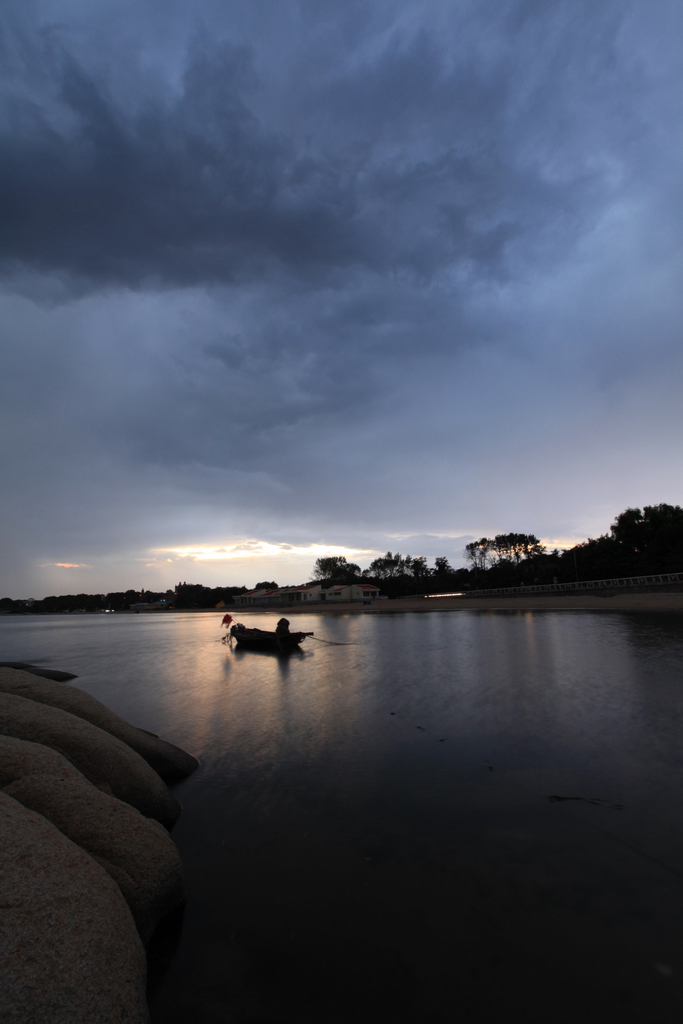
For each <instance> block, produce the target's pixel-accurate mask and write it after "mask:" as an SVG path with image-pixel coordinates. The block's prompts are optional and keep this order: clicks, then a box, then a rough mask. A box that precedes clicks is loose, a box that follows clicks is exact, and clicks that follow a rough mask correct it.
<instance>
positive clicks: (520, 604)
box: [0, 591, 683, 618]
mask: <svg viewBox="0 0 683 1024" xmlns="http://www.w3.org/2000/svg"><path fill="white" fill-rule="evenodd" d="M444 611H448V612H457V611H482V612H486V611H508V612H518V611H525V612H526V611H575V612H576V611H601V612H605V611H613V612H615V611H629V612H683V593H680V592H679V593H676V592H669V593H665V594H662V593H652V592H645V593H633V592H631V593H624V592H623V591H622V592H615V591H611V592H610V591H603V592H599V591H598V592H596V591H593V592H591V593H574V594H530V595H529V596H528V597H522V596H520V597H427V598H425V597H404V598H393V599H389V600H386V601H377V600H375V601H373V602H372V604H371V605H366V604H362V603H361V602H359V601H354V602H349V603H347V604H342V603H339V604H334V605H329V604H322V603H321V604H307V605H304V606H301V605H289V606H288V605H278V606H277V607H275V606H273V605H270V606H268V605H264V606H263V607H260V608H259V607H253V606H252V607H249V608H240V607H235V606H234V605H227V606H226V607H225V608H170V609H167V610H164V611H152V610H150V611H146V610H140V611H137V612H136V611H130V610H126V611H123V610H121V611H115V612H109V613H107V612H71V613H70V615H106V614H110V615H169V614H171V615H206V614H210V615H225V614H226V613H228V614H230V615H232V616H233V618H239V617H241V616H243V615H267V614H270V615H280V614H282V613H286V614H287V615H353V614H356V615H357V614H360V613H364V614H368V615H401V614H404V613H406V612H444ZM47 614H50V615H60V614H64V613H60V612H30V611H26V612H0V617H5V616H6V617H8V618H9V617H14V616H17V615H19V616H26V615H35V616H36V617H38V616H41V615H47Z"/></svg>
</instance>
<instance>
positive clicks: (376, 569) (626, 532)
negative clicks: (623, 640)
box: [313, 504, 683, 597]
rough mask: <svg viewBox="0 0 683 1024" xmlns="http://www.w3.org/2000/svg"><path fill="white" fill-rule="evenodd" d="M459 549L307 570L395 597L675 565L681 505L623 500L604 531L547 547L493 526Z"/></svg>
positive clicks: (681, 566)
mask: <svg viewBox="0 0 683 1024" xmlns="http://www.w3.org/2000/svg"><path fill="white" fill-rule="evenodd" d="M463 554H464V556H465V559H466V562H467V565H466V566H465V567H463V568H459V569H455V568H453V567H452V566H451V565H450V564H449V561H448V559H447V558H445V557H439V558H436V559H435V561H434V565H433V566H428V565H427V559H426V558H424V557H418V558H415V557H413V556H411V555H402V554H400V553H398V552H392V551H387V553H386V555H383V556H381V557H379V558H376V559H374V561H372V562H371V563H370V565H369V566H368V568H367V569H364V570H362V571H361V569H360V568H359V566H357V565H356V564H355V563H354V562H348V561H347V560H346V558H345V557H344V556H343V555H341V556H340V555H336V556H330V557H327V558H319V559H318V560H317V561H316V563H315V568H314V572H313V578H314V580H316V581H319V582H324V583H325V584H327V585H332V584H339V583H352V582H354V581H358V582H369V583H374V584H375V586H378V587H379V588H380V589H381V591H382V593H383V594H386V595H387V596H388V597H403V596H408V595H410V594H437V593H443V592H448V591H467V590H492V589H495V588H497V587H515V586H529V585H531V584H536V583H539V584H546V583H572V582H582V581H583V582H585V581H588V580H596V579H613V578H618V577H623V576H644V575H650V574H655V573H662V572H664V573H666V572H683V508H681V506H680V505H666V504H660V505H645V506H644V508H642V509H640V508H628V509H626V511H624V512H622V513H621V514H620V515H618V516H617V517H616V519H615V520H614V522H613V523H612V525H611V526H610V530H609V533H606V534H602V535H601V536H600V537H597V538H588V540H586V541H583V542H582V543H581V544H575V545H574V546H573V547H570V548H554V549H553V550H548V549H547V548H546V547H545V546H544V545H543V544H541V542H540V540H539V539H538V537H536V536H535V535H534V534H533V533H499V534H496V535H495V536H494V537H480V538H479V540H475V541H472V542H471V543H470V544H467V545H466V546H465V550H464V552H463Z"/></svg>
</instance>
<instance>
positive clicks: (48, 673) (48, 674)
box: [0, 661, 78, 683]
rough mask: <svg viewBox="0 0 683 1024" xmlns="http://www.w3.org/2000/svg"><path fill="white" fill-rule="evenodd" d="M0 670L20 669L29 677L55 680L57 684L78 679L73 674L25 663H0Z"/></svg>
mask: <svg viewBox="0 0 683 1024" xmlns="http://www.w3.org/2000/svg"><path fill="white" fill-rule="evenodd" d="M0 668H22V669H23V670H24V672H30V673H31V675H34V676H43V678H44V679H56V680H57V682H58V683H65V682H66V681H67V679H77V678H78V677H77V676H75V675H74V673H73V672H60V671H59V669H57V668H40V666H39V665H27V664H26V662H25V661H0Z"/></svg>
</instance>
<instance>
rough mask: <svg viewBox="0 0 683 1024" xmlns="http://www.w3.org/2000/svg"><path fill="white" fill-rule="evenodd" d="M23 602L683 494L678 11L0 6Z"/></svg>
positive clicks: (21, 1) (7, 524)
mask: <svg viewBox="0 0 683 1024" xmlns="http://www.w3.org/2000/svg"><path fill="white" fill-rule="evenodd" d="M2 12H3V13H2V14H1V15H0V19H1V21H2V36H1V39H0V69H1V70H0V75H1V76H2V100H1V105H0V273H1V277H0V344H1V346H2V372H1V375H0V392H1V395H2V402H1V412H0V445H1V456H0V457H1V459H2V490H1V493H0V530H1V531H2V542H3V559H2V561H3V569H2V576H1V577H0V591H2V592H3V593H2V594H0V596H4V595H5V594H7V595H8V596H12V597H28V596H33V597H43V596H44V595H46V594H51V593H70V592H71V593H73V592H80V591H86V592H91V593H96V592H99V591H107V590H115V589H121V588H124V587H131V586H132V587H135V588H140V587H145V588H146V589H150V588H151V589H157V588H161V589H166V587H167V586H173V584H175V583H176V582H178V580H182V579H186V580H187V581H188V582H196V583H199V582H201V583H205V584H207V585H214V586H215V585H218V584H224V585H233V584H237V585H240V584H243V583H244V584H246V585H248V586H251V585H253V584H254V583H255V582H257V581H258V580H262V579H275V580H277V582H279V583H281V584H282V583H291V582H301V581H303V580H305V579H307V578H308V577H309V575H310V571H311V567H312V565H313V562H314V560H315V557H316V556H317V554H320V553H324V552H326V551H327V550H334V551H337V550H338V551H342V550H343V551H347V552H348V554H349V556H350V557H352V558H353V559H354V560H355V561H358V562H360V564H361V565H367V564H368V562H369V561H370V559H371V558H372V557H374V555H376V554H377V553H378V552H383V551H386V550H387V548H391V549H392V550H396V549H398V550H400V551H402V552H404V553H406V552H409V553H410V554H412V555H426V556H427V557H428V559H429V561H430V563H431V561H432V560H433V558H434V557H435V556H436V555H446V556H448V557H449V558H450V559H451V561H452V562H453V563H455V564H459V563H460V562H461V561H462V558H461V555H462V549H463V546H464V544H465V543H466V542H467V541H469V540H471V539H472V538H473V537H478V536H481V535H482V534H492V533H497V532H507V531H511V530H514V531H522V532H533V533H535V534H537V535H538V536H539V537H542V538H543V539H545V540H546V541H547V542H549V543H558V544H562V543H565V544H568V543H571V542H573V541H575V540H580V539H583V538H585V537H586V536H587V535H592V536H596V535H598V534H600V533H602V532H605V531H606V530H607V529H608V528H609V524H610V522H611V521H612V520H613V518H614V516H615V515H616V514H618V513H619V512H620V511H622V510H623V509H624V508H626V507H627V506H633V505H638V506H642V505H643V504H656V503H659V502H662V501H666V502H671V503H674V504H675V503H680V502H681V501H682V500H683V473H682V472H681V470H682V461H683V457H682V453H683V424H682V415H681V413H682V401H681V395H682V384H683V380H682V378H683V372H682V371H683V348H682V346H681V326H682V324H683V309H682V304H683V287H682V282H681V270H682V250H681V240H682V237H683V223H682V215H683V203H682V193H683V159H682V156H683V153H682V149H683V131H682V127H683V117H682V114H683V109H682V108H683V88H682V86H683V81H682V79H683V47H682V46H681V40H682V39H683V5H681V4H680V2H677V0H671V2H668V0H647V2H645V0H643V2H635V3H630V2H628V0H614V2H611V0H600V3H595V2H594V0H566V2H565V0H490V2H487V0H471V2H465V0H447V2H446V0H444V2H441V0H430V2H429V3H416V2H415V0H411V2H408V0H372V3H368V2H367V0H364V2H362V3H361V2H356V0H298V2H295V0H243V2H240V0H231V2H230V3H229V4H226V3H224V2H218V0H194V2H193V3H192V4H190V3H187V0H183V2H174V0H164V2H163V3H162V2H160V0H135V2H132V0H116V2H113V0H111V2H110V0H98V2H97V3H93V2H92V0H88V2H85V0H5V3H4V4H3V5H2Z"/></svg>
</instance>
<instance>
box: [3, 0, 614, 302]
mask: <svg viewBox="0 0 683 1024" xmlns="http://www.w3.org/2000/svg"><path fill="white" fill-rule="evenodd" d="M579 6H580V5H579ZM567 10H568V7H567V5H559V6H558V5H549V10H548V8H546V10H545V11H543V12H541V13H539V12H536V16H537V17H538V18H540V20H541V26H540V27H539V26H536V37H537V39H538V42H539V43H540V44H543V45H546V46H547V47H548V48H549V50H550V53H551V54H552V53H554V52H556V51H557V38H556V33H557V32H558V30H561V29H562V28H564V27H566V29H567V31H569V32H570V33H571V32H573V33H574V34H576V32H577V21H578V18H577V17H576V16H575V17H573V18H571V17H568V15H567ZM607 10H608V11H609V10H612V12H613V11H614V8H613V7H612V6H611V5H607ZM329 12H330V13H331V14H332V15H334V14H335V13H337V12H339V8H337V7H335V5H332V7H331V8H330V9H329ZM583 12H584V14H585V15H586V16H587V17H588V18H589V24H590V32H591V35H590V39H591V42H590V45H589V46H588V47H586V46H585V45H584V49H583V52H582V54H581V56H580V57H579V56H578V55H577V56H576V57H575V59H574V61H573V62H569V63H568V64H567V63H565V66H563V67H559V68H558V67H557V65H553V66H552V68H550V67H545V68H543V63H544V62H543V57H541V58H540V61H541V69H540V74H539V68H538V67H536V68H535V71H534V74H531V73H529V72H528V71H527V70H526V69H523V68H520V66H519V62H518V61H515V60H513V59H512V58H511V56H510V53H509V48H510V46H511V44H512V43H513V42H514V41H515V40H516V39H518V37H520V34H521V36H522V39H523V33H524V26H525V25H526V23H527V20H528V18H529V16H530V11H529V9H528V8H525V9H524V10H523V11H521V10H520V11H517V12H516V21H515V19H514V18H512V17H510V18H509V19H508V20H507V22H506V20H505V18H498V19H494V20H493V22H492V23H491V24H490V25H489V26H488V29H489V31H491V32H492V33H493V39H492V45H493V46H494V47H496V46H497V47H498V48H499V49H500V51H501V52H500V54H498V55H496V56H495V57H493V59H491V58H490V59H489V60H488V61H487V62H483V61H482V60H481V54H480V53H478V52H476V51H475V52H471V53H468V52H467V51H466V50H465V52H462V50H461V48H460V47H459V46H458V45H457V40H456V42H455V51H453V47H450V48H449V46H447V45H444V43H443V42H441V41H439V39H438V38H437V36H436V31H435V27H431V26H430V25H429V24H427V25H426V26H422V25H418V26H416V27H415V28H414V29H413V30H412V34H411V32H410V31H409V29H408V28H407V27H406V28H402V27H401V26H400V25H398V26H397V27H396V28H395V29H394V30H393V31H390V32H388V33H387V34H386V38H384V39H382V38H381V37H380V39H379V40H378V41H377V45H376V47H375V49H374V52H371V53H366V52H364V51H363V45H364V44H365V43H366V42H367V40H365V39H363V37H362V36H361V38H360V39H355V40H353V42H352V44H351V45H350V46H349V49H348V50H345V49H344V48H343V47H342V48H341V49H340V48H339V40H334V43H333V44H332V43H330V41H329V40H326V39H324V38H323V40H322V41H321V40H320V39H318V38H313V39H306V37H305V36H304V38H303V39H302V41H301V43H300V44H299V45H298V46H295V47H294V48H293V50H292V53H291V61H292V68H293V71H295V72H296V74H294V73H293V72H292V73H290V74H287V73H285V74H284V75H283V78H284V83H283V84H284V86H285V89H286V91H287V95H288V98H289V99H290V101H291V102H292V106H293V107H294V110H295V111H297V110H298V111H299V120H298V121H297V120H296V113H295V114H294V116H293V117H292V116H290V117H289V118H288V121H287V122H286V123H285V124H284V125H277V124H272V123H270V124H269V123H263V120H260V119H259V117H258V116H257V114H255V113H254V112H253V110H252V108H254V109H256V110H258V108H259V90H263V89H264V88H267V87H271V86H272V83H270V82H268V80H267V75H266V73H261V74H259V72H258V71H257V69H256V68H257V65H259V64H260V63H263V60H264V55H263V54H258V53H256V52H255V47H254V45H253V44H249V43H241V42H233V41H230V40H229V39H228V40H224V41H220V40H219V41H216V40H214V39H213V38H210V35H209V33H208V32H206V31H204V32H201V33H199V34H198V35H196V36H195V38H194V40H193V41H192V42H190V43H188V46H187V50H186V53H185V57H184V62H183V68H182V73H181V76H180V88H179V90H178V92H177V93H169V94H167V95H162V96H160V95H158V94H157V95H151V96H149V97H148V98H146V97H145V95H144V94H143V95H139V96H138V97H137V98H136V101H135V103H131V102H130V99H129V98H128V97H126V102H124V101H123V100H122V99H117V98H116V87H117V83H116V81H111V80H109V81H108V80H107V76H106V75H104V74H101V75H100V76H98V75H97V74H96V73H95V72H93V71H88V70H86V68H85V67H84V66H83V62H82V61H81V60H80V59H79V57H78V55H74V54H73V53H71V52H70V49H69V40H68V37H67V36H66V35H65V33H63V32H61V31H60V30H59V28H58V27H54V28H50V27H46V28H44V29H43V31H42V32H41V33H39V34H36V33H33V34H29V33H28V31H27V30H26V29H25V28H24V29H23V30H19V29H15V31H14V32H10V31H9V30H7V31H6V33H5V36H4V51H5V53H11V56H12V60H11V61H10V62H9V63H10V73H9V74H8V75H7V82H6V84H7V89H6V92H5V101H4V126H5V130H4V132H3V133H2V143H1V144H2V149H1V151H0V175H1V177H0V197H1V198H0V204H1V205H0V217H1V218H2V222H3V232H2V250H1V251H2V257H3V260H4V264H5V267H6V268H11V267H13V266H16V264H17V263H19V264H25V265H28V266H30V267H34V268H36V269H39V270H43V271H45V270H60V271H68V272H70V273H72V274H73V275H74V276H75V277H77V278H80V279H84V278H85V279H87V280H90V281H91V282H92V284H93V285H94V286H101V285H102V284H104V283H125V284H128V285H133V286H138V285H140V283H142V282H145V281H148V282H149V281H154V280H156V281H157V282H158V283H161V284H176V285H177V284H195V283H198V282H202V283H204V282H209V281H215V282H225V283H229V282H236V281H243V280H245V279H249V278H252V277H254V276H257V275H258V276H262V275H263V274H264V273H268V272H271V273H272V272H273V271H274V270H275V269H276V268H278V267H280V268H284V269H285V270H287V271H288V272H293V273H294V274H296V275H299V276H301V275H303V276H304V277H306V278H309V279H312V280H313V281H319V280H320V278H321V277H325V276H326V275H330V274H331V273H332V272H334V271H338V270H346V269H349V268H354V267H356V268H365V269H368V270H371V271H373V272H376V273H381V274H383V273H386V272H394V273H396V272H402V271H403V272H408V273H410V274H411V275H415V276H417V277H418V278H429V277H431V276H432V275H433V274H435V273H437V272H438V271H439V270H442V269H444V268H447V267H449V266H451V265H453V264H458V263H466V264H474V265H475V266H476V267H479V268H480V272H495V273H502V272H503V268H502V267H501V261H502V257H503V253H504V251H505V246H506V243H507V242H508V241H509V240H511V239H515V238H519V236H522V237H525V236H527V235H528V234H529V232H531V231H535V232H536V231H538V230H539V228H540V227H542V226H544V225H545V226H546V227H547V226H548V224H549V223H552V225H553V229H554V231H555V232H556V233H557V232H559V233H561V234H562V235H563V236H564V235H565V234H566V233H570V234H571V233H572V232H575V231H576V230H577V229H578V227H579V226H580V225H581V224H582V223H583V221H584V219H585V217H586V216H587V215H588V214H589V213H590V208H591V206H592V205H593V204H594V203H595V202H596V201H597V200H598V199H599V198H600V197H601V196H602V195H603V193H604V188H605V186H604V182H603V181H602V180H601V178H602V175H601V174H600V172H599V171H597V170H595V169H593V170H591V169H589V168H587V167H586V166H585V165H584V164H582V161H581V159H580V156H581V154H579V159H576V156H575V157H574V161H573V164H574V165H573V166H572V162H571V161H567V163H566V164H565V166H564V167H563V169H562V170H561V171H560V172H557V173H550V174H549V173H547V171H548V168H547V162H548V155H547V153H544V152H543V149H542V147H543V146H545V147H548V146H552V145H553V144H556V145H557V146H558V149H559V152H560V153H561V151H562V148H563V143H562V140H561V135H562V133H563V132H564V133H565V134H566V133H568V134H569V137H570V138H571V135H572V126H571V118H572V110H571V106H572V102H571V101H572V100H574V101H577V100H578V101H579V102H584V101H585V100H586V99H589V98H590V96H586V95H585V94H586V93H588V94H589V93H590V91H591V90H590V88H589V86H590V85H592V87H593V90H596V89H597V90H600V88H601V87H602V84H603V80H604V78H605V76H607V75H609V74H610V73H611V74H612V75H616V77H619V69H617V70H616V71H614V70H612V71H610V68H609V65H610V61H611V59H612V58H611V57H610V52H609V51H610V45H611V44H612V37H613V36H614V34H615V32H616V30H617V28H618V21H617V19H616V18H615V16H614V13H612V15H611V17H610V16H606V15H605V13H604V12H603V13H601V14H599V15H596V14H593V15H592V16H591V15H590V11H589V10H588V9H587V8H583ZM330 13H328V30H329V21H330V20H331V18H330ZM512 13H515V12H514V11H511V14H512ZM532 13H533V12H532ZM339 16H340V18H341V19H342V21H343V20H346V22H347V24H348V22H350V21H352V16H350V15H348V14H346V16H345V19H344V16H343V15H341V14H340V15H339ZM359 17H360V16H359V15H358V14H356V18H359ZM525 18H526V20H525ZM456 21H457V18H456ZM558 21H559V28H558V24H557V22H558ZM520 26H521V27H520ZM465 27H467V25H465ZM469 31H470V32H471V31H472V28H471V26H470V27H469ZM587 38H589V32H588V30H587V26H583V34H582V42H583V43H584V44H585V42H586V39H587ZM531 42H532V40H530V41H529V42H528V43H527V44H526V45H527V46H530V45H531ZM354 44H355V45H354ZM257 45H258V43H257ZM316 45H318V47H319V52H315V51H316ZM331 47H333V50H332V52H330V53H329V54H328V56H329V63H328V64H327V67H325V68H323V67H320V64H319V62H320V58H321V55H322V56H324V55H326V53H327V51H328V50H329V49H330V48H331ZM104 56H105V55H104V54H103V57H104ZM266 56H267V55H266ZM546 63H547V59H546ZM551 72H552V73H551ZM297 75H298V78H299V80H298V81H297V80H296V78H297ZM584 76H585V78H586V79H587V80H588V83H589V84H588V85H587V84H586V82H585V81H583V78H584ZM577 86H580V88H578V93H577ZM564 87H569V88H571V89H572V94H571V98H568V97H567V96H563V94H562V89H563V88H564ZM582 93H583V94H584V95H582ZM36 94H38V95H36ZM48 98H49V103H48V102H47V99H48ZM131 108H132V109H131ZM264 119H265V121H268V120H269V118H268V117H267V116H265V118H264ZM563 122H564V124H563ZM539 128H540V129H541V131H542V132H543V133H546V139H545V140H544V141H543V142H540V141H539ZM536 241H537V240H536ZM549 244H550V245H551V247H552V243H549ZM563 244H566V238H564V237H563Z"/></svg>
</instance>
